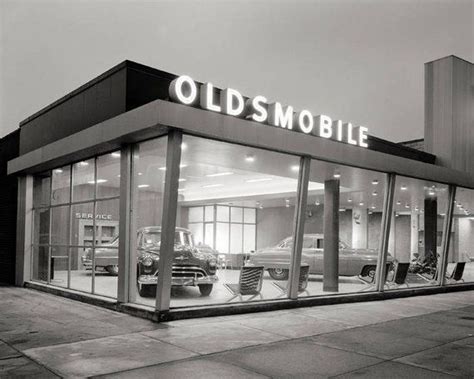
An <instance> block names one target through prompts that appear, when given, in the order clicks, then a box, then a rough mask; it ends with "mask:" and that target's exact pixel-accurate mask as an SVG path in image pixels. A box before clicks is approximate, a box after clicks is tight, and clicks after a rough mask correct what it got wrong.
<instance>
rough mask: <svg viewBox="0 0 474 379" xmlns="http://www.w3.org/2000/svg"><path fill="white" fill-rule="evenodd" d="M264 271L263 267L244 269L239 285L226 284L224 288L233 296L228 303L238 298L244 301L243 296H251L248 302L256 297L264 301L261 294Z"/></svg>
mask: <svg viewBox="0 0 474 379" xmlns="http://www.w3.org/2000/svg"><path fill="white" fill-rule="evenodd" d="M263 270H264V267H263V266H244V267H242V269H241V270H240V277H239V283H236V284H224V288H226V289H227V290H228V291H229V292H230V293H231V294H232V295H233V296H232V297H231V298H230V299H229V300H227V302H228V303H229V302H231V301H232V300H234V299H235V298H236V297H238V298H239V299H240V301H242V300H243V299H242V296H251V297H250V298H249V299H247V300H252V299H254V298H255V297H256V296H260V298H261V299H263V297H262V294H261V293H260V291H261V290H262V280H263Z"/></svg>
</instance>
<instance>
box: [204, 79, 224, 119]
mask: <svg viewBox="0 0 474 379" xmlns="http://www.w3.org/2000/svg"><path fill="white" fill-rule="evenodd" d="M200 104H201V108H204V109H207V110H208V111H214V112H220V111H221V107H220V106H219V105H215V104H214V86H213V85H212V84H211V83H204V84H202V85H201V99H200Z"/></svg>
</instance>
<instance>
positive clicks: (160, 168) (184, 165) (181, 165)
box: [158, 164, 188, 171]
mask: <svg viewBox="0 0 474 379" xmlns="http://www.w3.org/2000/svg"><path fill="white" fill-rule="evenodd" d="M185 167H188V165H187V164H180V165H179V168H185ZM158 170H161V171H166V167H165V166H163V167H159V168H158Z"/></svg>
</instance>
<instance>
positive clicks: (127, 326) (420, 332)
mask: <svg viewBox="0 0 474 379" xmlns="http://www.w3.org/2000/svg"><path fill="white" fill-rule="evenodd" d="M473 335H474V291H470V292H455V293H448V294H438V295H431V296H421V297H411V298H406V299H395V300H386V301H378V302H367V303H354V304H338V305H328V306H320V307H313V308H299V309H294V310H284V311H275V312H266V313H258V314H246V315H237V316H225V317H214V318H202V319H192V320H182V321H173V322H168V323H163V324H156V323H153V322H150V321H147V320H143V319H140V318H135V317H132V316H129V315H125V314H122V313H117V312H113V311H109V310H106V309H102V308H98V307H95V306H92V305H87V304H83V303H80V302H75V301H72V300H68V299H65V298H61V297H56V296H53V295H49V294H46V293H41V292H37V291H34V290H29V289H23V288H14V287H0V377H2V378H3V377H21V376H23V377H35V378H55V377H88V376H110V377H124V378H129V377H132V378H134V377H136V378H148V377H150V378H152V377H153V378H203V377H204V378H241V377H243V378H265V377H311V378H324V377H339V378H346V377H364V378H365V377H367V378H389V377H392V378H399V377H406V378H424V377H426V378H450V377H453V376H460V377H468V378H472V377H474V337H473Z"/></svg>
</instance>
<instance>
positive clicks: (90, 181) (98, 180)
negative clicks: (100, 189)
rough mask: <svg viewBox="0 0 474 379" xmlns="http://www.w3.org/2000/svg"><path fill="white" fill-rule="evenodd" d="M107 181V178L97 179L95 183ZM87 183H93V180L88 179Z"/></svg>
mask: <svg viewBox="0 0 474 379" xmlns="http://www.w3.org/2000/svg"><path fill="white" fill-rule="evenodd" d="M106 181H107V179H97V183H98V184H100V183H105V182H106ZM87 183H89V184H95V181H94V180H89V181H88V182H87Z"/></svg>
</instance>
